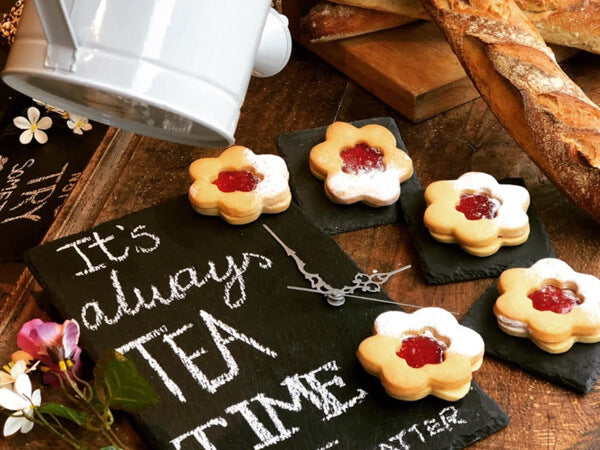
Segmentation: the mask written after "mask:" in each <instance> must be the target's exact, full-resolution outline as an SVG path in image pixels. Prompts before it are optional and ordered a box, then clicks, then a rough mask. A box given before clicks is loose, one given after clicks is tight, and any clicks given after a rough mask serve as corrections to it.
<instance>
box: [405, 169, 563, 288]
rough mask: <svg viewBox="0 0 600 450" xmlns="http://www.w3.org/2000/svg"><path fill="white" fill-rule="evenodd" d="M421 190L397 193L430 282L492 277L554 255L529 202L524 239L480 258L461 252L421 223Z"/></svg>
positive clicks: (424, 206)
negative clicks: (508, 269)
mask: <svg viewBox="0 0 600 450" xmlns="http://www.w3.org/2000/svg"><path fill="white" fill-rule="evenodd" d="M500 183H509V184H518V185H520V186H525V183H524V182H523V180H521V179H514V178H510V179H504V180H500ZM423 193H424V191H423V190H419V191H414V190H413V191H409V192H405V193H404V194H403V195H401V196H400V204H401V205H402V211H403V212H404V217H405V219H406V222H407V223H408V227H409V231H410V234H411V236H412V242H413V245H414V246H415V248H416V250H417V253H418V254H419V259H420V266H421V271H422V272H423V275H424V276H425V279H426V280H427V282H429V283H431V284H443V283H453V282H457V281H465V280H473V279H477V278H486V277H496V276H498V275H499V274H500V273H501V272H502V271H503V270H504V269H506V268H507V267H509V266H511V265H513V264H517V265H520V266H521V267H529V266H530V265H532V264H533V263H534V262H536V261H537V260H539V259H542V258H546V257H550V256H555V253H554V249H553V248H552V245H551V244H550V239H549V238H548V233H547V232H546V229H545V228H544V225H543V223H542V221H541V220H540V217H539V215H538V212H537V209H536V208H535V205H534V204H533V203H532V204H531V205H530V206H529V210H528V211H527V214H528V215H529V225H530V229H531V231H530V234H529V238H528V239H527V242H525V243H524V244H522V245H517V246H514V247H501V248H500V250H498V252H497V253H495V254H493V255H491V256H487V257H484V258H481V257H478V256H473V255H470V254H469V253H467V252H465V251H464V250H463V249H461V248H460V247H459V245H458V244H444V243H442V242H438V241H436V240H435V239H434V238H433V237H431V234H429V231H428V230H427V227H426V226H425V224H424V223H423V214H424V213H425V208H426V204H425V198H424V195H423Z"/></svg>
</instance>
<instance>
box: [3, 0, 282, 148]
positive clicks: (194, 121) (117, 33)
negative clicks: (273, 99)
mask: <svg viewBox="0 0 600 450" xmlns="http://www.w3.org/2000/svg"><path fill="white" fill-rule="evenodd" d="M34 2H35V5H36V6H37V9H36V8H34V7H33V6H34V3H32V2H29V3H27V4H26V5H25V9H24V12H23V16H22V18H21V22H20V24H19V30H18V32H17V35H16V36H15V40H14V43H13V44H12V47H11V51H10V54H9V57H8V61H7V64H6V67H5V69H4V71H3V72H2V79H3V80H4V82H5V83H6V84H8V85H9V86H11V87H12V88H14V89H16V90H18V91H20V92H23V93H24V94H26V95H28V96H31V97H33V98H35V99H38V100H40V101H43V102H45V103H48V104H51V105H53V106H55V107H59V108H61V109H65V110H67V111H69V112H72V113H75V114H79V115H81V116H84V117H88V118H90V119H93V120H96V121H98V122H102V123H105V124H108V125H112V126H116V127H119V128H124V129H127V130H131V131H134V132H136V133H140V134H144V135H148V136H152V137H157V138H160V139H166V140H170V141H175V142H180V143H183V144H190V145H198V146H211V147H222V146H227V145H231V144H232V143H233V142H234V138H233V134H234V131H235V128H236V125H237V121H238V118H239V114H240V107H241V105H242V103H243V100H244V97H245V95H246V90H247V88H248V83H249V81H250V76H251V75H252V74H254V75H258V76H270V75H273V74H275V73H277V72H279V71H280V70H281V69H282V68H283V67H284V66H285V64H286V63H287V61H288V59H289V57H290V53H291V45H292V44H291V38H290V34H289V31H288V28H287V24H288V22H287V19H286V18H285V16H282V15H280V14H279V13H277V11H275V10H274V9H272V8H270V1H269V0H34Z"/></svg>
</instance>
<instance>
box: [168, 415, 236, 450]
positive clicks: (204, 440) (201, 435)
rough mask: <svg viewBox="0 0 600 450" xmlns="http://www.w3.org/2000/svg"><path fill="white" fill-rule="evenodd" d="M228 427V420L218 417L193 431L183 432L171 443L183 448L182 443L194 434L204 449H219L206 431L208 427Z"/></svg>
mask: <svg viewBox="0 0 600 450" xmlns="http://www.w3.org/2000/svg"><path fill="white" fill-rule="evenodd" d="M217 425H218V426H220V427H226V426H227V421H226V420H225V419H223V418H222V417H217V418H216V419H212V420H209V421H208V422H206V423H205V424H204V425H200V426H199V427H196V428H194V429H193V430H192V431H188V432H187V433H184V434H182V435H181V436H178V437H176V438H175V439H173V440H172V441H171V444H173V446H174V447H175V448H176V449H177V450H180V449H181V443H182V442H183V441H184V440H186V439H187V438H189V437H190V436H194V438H195V439H196V442H198V443H199V444H200V445H201V446H202V448H203V449H204V450H217V447H215V446H214V445H213V444H212V443H211V442H210V440H209V439H208V436H207V435H206V433H205V432H204V430H206V429H207V428H210V427H214V426H217Z"/></svg>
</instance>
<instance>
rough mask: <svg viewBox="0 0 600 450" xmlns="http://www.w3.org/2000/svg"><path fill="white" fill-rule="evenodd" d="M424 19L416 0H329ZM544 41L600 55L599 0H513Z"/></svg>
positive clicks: (425, 17) (425, 13) (424, 14)
mask: <svg viewBox="0 0 600 450" xmlns="http://www.w3.org/2000/svg"><path fill="white" fill-rule="evenodd" d="M332 1H334V2H336V3H340V4H346V5H354V6H360V7H363V8H372V9H375V10H379V11H387V12H392V13H395V14H401V15H404V16H409V17H415V18H419V19H427V18H428V17H429V16H428V14H427V12H426V11H425V9H424V8H423V6H422V5H421V3H420V1H419V0H332ZM515 2H516V4H517V5H518V6H519V7H520V8H521V9H522V10H523V11H524V12H525V13H526V14H527V17H528V18H529V20H530V21H531V22H532V23H533V24H534V25H535V26H536V28H537V29H538V31H539V32H540V34H541V35H542V37H543V38H544V40H545V41H546V42H550V43H552V44H559V45H566V46H568V47H575V48H580V49H582V50H586V51H589V52H593V53H598V54H600V0H515Z"/></svg>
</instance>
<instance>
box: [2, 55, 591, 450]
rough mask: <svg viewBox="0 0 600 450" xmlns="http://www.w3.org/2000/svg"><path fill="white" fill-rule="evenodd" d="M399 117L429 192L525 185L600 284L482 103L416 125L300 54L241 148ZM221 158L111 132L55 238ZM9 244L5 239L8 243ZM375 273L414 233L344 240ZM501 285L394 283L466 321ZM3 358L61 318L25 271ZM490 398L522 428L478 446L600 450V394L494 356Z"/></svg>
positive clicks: (586, 230)
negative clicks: (454, 181) (467, 182)
mask: <svg viewBox="0 0 600 450" xmlns="http://www.w3.org/2000/svg"><path fill="white" fill-rule="evenodd" d="M565 69H566V71H567V72H568V73H569V74H570V75H571V76H572V77H573V78H574V80H575V81H576V82H577V83H579V85H580V86H581V87H582V88H583V89H584V90H585V91H586V93H587V94H588V95H589V96H590V97H591V98H592V100H595V101H596V102H600V57H593V56H587V55H586V56H579V57H576V58H574V59H572V60H570V61H569V62H568V63H567V64H566V65H565ZM377 116H393V117H394V118H395V119H396V121H397V124H398V126H399V128H400V131H401V133H402V135H403V137H404V140H405V142H406V145H407V147H408V150H409V152H410V154H411V156H412V157H413V161H414V165H415V168H416V170H417V172H418V174H419V177H420V179H421V181H422V183H423V185H425V186H426V185H428V184H429V183H430V182H432V181H434V180H437V179H444V178H446V179H447V178H456V177H457V176H459V175H460V174H462V173H463V172H466V171H469V170H477V171H485V172H489V173H491V174H493V175H494V176H495V177H497V178H502V177H508V176H511V177H522V178H524V179H525V180H526V182H527V184H528V186H529V188H530V193H531V197H532V201H533V202H535V204H536V205H537V207H538V209H539V211H540V214H541V217H542V219H543V221H544V223H545V225H546V227H547V230H548V233H549V235H550V238H551V240H552V244H553V245H554V246H555V248H556V251H557V254H558V256H559V257H560V258H562V259H564V260H565V261H567V262H568V263H569V264H570V265H571V266H572V267H573V268H574V269H575V270H577V271H583V272H588V273H593V274H596V275H600V237H599V236H600V234H599V232H600V227H599V226H598V225H596V224H595V223H593V222H592V221H591V220H590V219H589V218H587V217H586V216H585V215H584V214H583V213H582V212H580V211H579V210H578V209H577V208H575V207H574V206H572V205H571V204H569V203H568V202H567V201H566V200H565V199H564V198H563V197H562V196H561V195H560V194H559V193H558V192H557V191H556V190H555V188H554V187H553V186H552V185H551V184H550V183H549V182H548V180H547V179H546V178H545V177H544V176H543V175H542V174H541V172H540V171H539V170H538V169H537V167H536V166H535V165H534V164H533V163H532V162H531V161H530V160H529V159H528V158H527V156H525V154H524V153H523V152H522V151H521V150H520V149H519V148H518V147H517V146H516V144H515V143H514V142H513V140H512V139H511V138H510V137H509V136H508V134H507V133H506V132H505V131H504V129H503V128H502V126H501V125H500V124H499V123H498V122H497V120H496V119H495V117H494V116H493V115H492V114H491V113H490V111H489V110H488V108H487V107H486V105H485V104H484V102H483V101H482V100H480V99H479V100H474V101H472V102H469V103H467V104H465V105H463V106H461V107H458V108H455V109H453V110H451V111H449V112H447V113H444V114H442V115H439V116H436V117H434V118H433V119H430V120H428V121H426V122H422V123H419V124H411V123H409V122H407V121H406V120H404V119H403V118H402V117H401V116H399V115H398V114H397V113H395V112H394V111H393V110H391V109H390V108H389V107H387V106H386V105H384V104H383V103H382V102H380V101H379V100H377V99H376V98H374V97H373V96H372V95H371V94H369V93H368V92H366V91H365V90H363V89H362V88H360V87H359V86H357V85H356V84H355V83H353V82H351V81H348V79H347V78H346V77H345V76H343V75H341V74H340V73H339V72H337V71H335V70H334V69H332V68H331V67H330V66H328V65H327V64H326V63H324V62H322V61H321V60H319V59H318V58H316V57H315V56H313V55H312V54H310V53H308V52H307V51H305V50H303V49H302V48H299V47H296V48H295V49H294V52H293V54H292V59H291V61H290V63H289V64H288V66H287V67H286V68H285V69H284V71H283V72H281V73H280V74H279V75H277V76H275V77H272V78H268V79H253V80H252V82H251V85H250V88H249V91H248V95H247V97H246V102H245V105H244V107H243V112H242V115H241V119H240V122H239V126H238V130H237V133H236V138H237V142H238V143H241V144H243V145H246V146H248V147H250V148H252V149H254V150H255V151H256V152H261V153H276V152H277V149H276V146H275V143H274V139H273V138H274V137H275V136H276V135H278V134H280V133H284V132H289V131H294V130H301V129H305V128H312V127H319V126H324V125H328V124H330V123H331V122H333V121H335V120H344V121H352V120H357V119H364V118H370V117H377ZM216 153H217V151H215V150H208V149H201V148H194V147H189V146H183V145H177V144H173V143H168V142H163V141H158V140H155V139H150V138H146V137H141V136H137V135H132V134H130V133H126V132H123V131H120V130H114V129H111V130H110V131H109V132H108V134H107V136H106V138H105V140H104V141H103V143H102V145H101V146H100V147H99V149H98V151H97V153H96V155H95V156H94V158H93V160H92V162H91V163H90V165H89V167H88V168H87V169H86V171H85V173H84V176H83V177H82V179H81V181H80V182H79V184H78V186H77V188H76V189H75V190H74V191H73V195H71V197H70V198H69V200H68V202H67V203H66V205H65V207H64V208H63V210H62V211H61V214H60V215H59V216H58V218H57V220H56V221H55V223H54V225H53V226H52V228H51V229H50V231H49V232H48V235H47V237H46V240H52V239H55V238H56V237H58V236H64V235H68V234H72V233H74V232H77V231H80V230H83V229H86V228H89V227H91V226H93V225H95V224H98V223H101V222H104V221H107V220H109V219H113V218H116V217H119V216H121V215H123V214H126V213H129V212H132V211H136V210H139V209H142V208H145V207H148V206H152V205H154V204H156V203H158V202H161V201H162V200H165V199H168V198H171V197H174V196H176V195H179V194H182V193H184V192H186V190H187V188H188V185H189V182H188V175H187V167H188V165H189V164H190V163H191V162H192V161H193V160H194V159H196V158H198V157H202V156H208V155H214V154H216ZM7 238H9V237H8V236H2V239H7ZM335 240H336V241H337V242H338V243H339V245H340V246H341V247H342V248H343V249H344V250H345V251H346V252H347V253H348V254H349V255H350V256H351V257H352V258H353V259H354V260H355V261H356V262H357V263H358V265H359V266H361V267H362V268H363V269H364V270H365V271H370V270H372V269H375V268H376V269H379V270H391V268H394V267H397V266H398V264H399V263H404V264H406V263H410V264H413V265H414V266H415V267H418V262H417V256H416V253H415V250H414V248H413V246H412V245H411V241H410V237H409V235H408V232H407V227H406V225H405V224H404V223H397V224H393V225H387V226H381V227H376V228H370V229H365V230H360V231H355V232H351V233H345V234H341V235H337V236H335ZM492 282H493V280H491V279H484V280H479V281H470V282H462V283H454V284H447V285H442V286H431V285H428V284H427V283H426V282H425V281H424V279H423V277H422V275H421V274H420V273H419V270H418V269H415V270H412V271H408V272H406V273H404V274H403V275H402V276H398V277H395V278H393V279H392V280H391V281H389V282H388V284H387V285H386V290H387V291H388V293H389V294H390V296H391V297H392V298H395V299H398V300H399V301H402V302H406V303H412V304H416V305H423V306H430V305H435V306H441V307H444V308H447V309H449V310H451V311H458V312H459V314H460V315H462V314H464V313H465V312H466V311H467V310H468V308H469V307H470V305H471V304H472V303H473V302H474V301H475V300H476V299H477V298H478V297H479V296H480V295H481V294H482V293H483V291H484V290H485V289H486V287H488V286H489V285H490V284H491V283H492ZM0 299H1V303H0V356H1V357H2V359H6V358H7V357H8V356H9V355H10V353H11V352H12V351H14V350H15V336H16V333H17V331H18V329H19V328H20V326H21V325H22V324H23V322H25V321H26V320H29V319H31V318H33V317H43V318H48V317H51V318H54V319H55V320H59V318H58V317H56V316H54V315H53V312H52V311H51V309H50V308H49V307H48V306H47V302H46V299H45V297H44V294H43V292H41V291H40V288H39V286H37V284H36V283H35V281H33V279H32V277H31V275H30V274H29V273H28V271H27V270H26V269H25V268H24V267H23V266H22V265H19V264H4V265H0ZM475 378H476V380H477V381H478V382H479V383H480V384H481V386H482V387H483V388H484V390H485V391H486V392H487V393H488V394H489V395H490V396H491V397H492V398H493V399H494V400H495V401H496V402H497V403H499V404H500V406H501V407H502V408H503V409H504V410H505V411H506V412H507V413H508V415H509V416H510V418H511V424H510V425H509V426H508V428H506V429H505V430H503V431H501V432H499V433H497V434H495V435H493V436H491V437H489V438H487V439H485V440H483V441H481V442H480V443H478V444H476V445H475V448H519V449H521V448H535V449H540V448H574V447H575V448H598V447H600V424H599V423H598V421H597V414H598V406H599V403H600V389H598V388H596V389H594V390H593V391H592V392H591V393H589V394H588V395H586V396H582V395H578V394H574V393H572V392H570V391H568V390H565V389H563V388H559V387H557V386H554V385H552V384H550V383H548V382H545V381H542V380H539V379H537V378H535V377H533V376H531V375H528V374H526V373H523V372H521V371H520V370H518V369H516V368H513V367H511V366H510V365H508V364H506V363H503V362H499V361H497V360H495V359H493V358H491V357H490V358H486V359H485V361H484V363H483V366H482V368H481V369H480V370H479V371H478V372H477V373H476V374H475ZM119 432H120V433H121V434H122V435H124V436H126V440H127V441H128V444H129V445H131V446H132V447H138V448H144V445H143V443H142V442H141V440H140V438H139V437H138V436H137V435H136V433H135V431H134V430H133V429H132V428H131V427H130V426H129V425H128V423H127V422H126V421H125V420H123V422H122V423H121V424H120V425H119ZM28 441H32V442H30V443H29V444H28V445H27V448H55V447H56V446H57V445H58V444H57V443H56V442H54V441H50V438H49V437H48V436H44V435H43V432H42V431H41V430H40V429H34V431H33V432H32V433H31V434H29V435H27V436H16V437H12V438H10V439H3V438H2V439H0V447H1V448H22V447H25V445H26V442H28Z"/></svg>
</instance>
